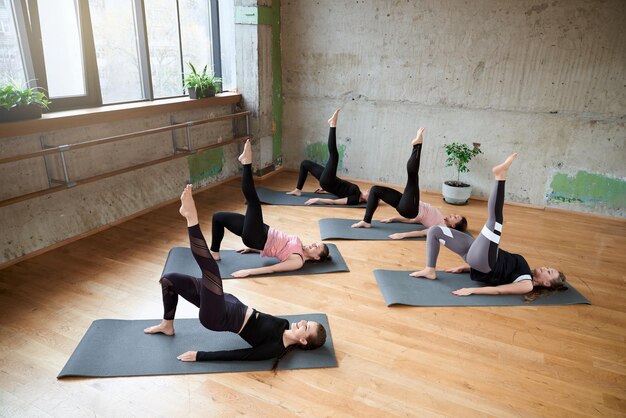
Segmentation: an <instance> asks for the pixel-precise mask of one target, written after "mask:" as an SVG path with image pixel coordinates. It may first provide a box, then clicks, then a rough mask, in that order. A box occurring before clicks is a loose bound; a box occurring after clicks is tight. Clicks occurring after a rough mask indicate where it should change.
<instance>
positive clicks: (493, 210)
mask: <svg viewBox="0 0 626 418" xmlns="http://www.w3.org/2000/svg"><path fill="white" fill-rule="evenodd" d="M516 157H517V153H514V154H511V155H510V156H509V157H508V158H507V159H506V160H505V161H504V162H503V163H502V164H500V165H497V166H495V167H494V168H493V170H492V171H493V173H494V175H495V179H496V182H495V184H494V188H493V190H492V192H491V194H490V195H489V202H488V203H487V206H488V209H489V217H488V219H487V222H486V223H485V226H483V229H482V231H481V232H480V235H478V237H477V238H476V239H473V238H472V237H471V236H469V235H468V234H466V233H463V232H460V231H455V230H451V229H449V228H447V227H443V226H436V227H433V228H431V229H430V230H429V231H428V237H427V239H426V262H427V267H426V268H425V269H423V270H420V271H416V272H414V273H411V276H413V277H425V278H427V279H432V280H434V279H436V278H437V273H436V270H435V266H436V263H437V256H438V255H439V248H440V245H441V244H443V245H445V246H446V247H447V248H449V249H450V250H451V251H454V252H455V253H457V254H458V255H460V256H461V257H462V258H463V259H464V260H465V261H466V262H467V264H466V265H463V266H460V267H457V268H453V269H448V270H446V271H448V272H451V273H462V272H466V271H469V272H470V277H471V278H472V280H475V281H479V282H483V283H487V284H488V285H489V286H484V287H469V288H463V289H459V290H455V291H454V292H452V293H453V294H455V295H457V296H467V295H479V294H480V295H502V294H525V293H529V292H531V291H535V290H536V291H538V292H540V291H542V290H543V289H546V288H549V289H552V290H565V289H567V287H565V285H564V282H565V275H564V274H563V273H561V272H559V271H558V270H557V269H555V268H551V267H539V268H536V269H534V270H531V269H530V267H529V266H528V263H527V262H526V260H525V259H524V257H522V256H521V255H519V254H511V253H509V252H507V251H504V250H502V249H500V248H499V244H500V235H501V234H502V224H503V222H504V217H503V208H504V184H505V181H506V177H507V174H508V171H509V167H510V166H511V164H512V163H513V160H514V159H515V158H516ZM535 288H543V289H535Z"/></svg>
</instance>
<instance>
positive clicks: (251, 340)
mask: <svg viewBox="0 0 626 418" xmlns="http://www.w3.org/2000/svg"><path fill="white" fill-rule="evenodd" d="M288 328H289V321H287V320H286V319H283V318H277V317H275V316H272V315H268V314H264V313H262V312H258V311H257V310H253V311H252V316H251V317H250V319H248V322H247V323H246V326H245V327H243V329H242V330H241V332H240V333H239V336H240V337H241V338H243V339H244V340H245V341H246V342H247V343H248V344H250V345H251V346H252V347H251V348H242V349H239V350H230V351H198V354H197V356H196V361H217V360H267V359H271V358H276V357H278V356H279V355H280V354H281V353H282V352H283V351H285V349H286V347H285V346H284V344H283V332H284V331H285V330H286V329H288Z"/></svg>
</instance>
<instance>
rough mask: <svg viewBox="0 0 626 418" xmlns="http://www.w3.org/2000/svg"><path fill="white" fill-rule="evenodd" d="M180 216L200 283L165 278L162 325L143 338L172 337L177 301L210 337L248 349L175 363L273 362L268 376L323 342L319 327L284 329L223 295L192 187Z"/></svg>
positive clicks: (199, 354) (188, 356)
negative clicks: (228, 337) (239, 341)
mask: <svg viewBox="0 0 626 418" xmlns="http://www.w3.org/2000/svg"><path fill="white" fill-rule="evenodd" d="M180 200H181V206H180V213H181V215H183V216H184V217H185V219H186V220H187V230H188V232H189V244H190V246H191V252H192V254H193V257H194V258H195V260H196V262H197V263H198V266H200V270H201V271H202V278H197V277H191V276H188V275H185V274H179V273H168V274H166V275H164V276H163V277H162V278H161V280H160V283H161V287H162V289H163V311H164V313H163V320H162V321H161V323H160V324H158V325H155V326H153V327H149V328H146V329H144V332H145V333H146V334H156V333H163V334H165V335H174V314H175V313H176V305H177V304H178V296H179V295H180V296H182V297H183V298H184V299H186V300H187V301H189V302H191V303H193V304H194V305H196V306H197V307H198V308H200V313H199V319H200V323H201V324H202V325H203V326H204V327H206V328H207V329H210V330H212V331H230V332H234V333H237V334H239V336H240V337H241V338H243V339H244V340H245V341H246V342H247V343H248V344H250V345H251V346H252V348H244V349H240V350H231V351H215V352H206V351H187V352H186V353H183V354H181V355H179V356H178V357H177V358H178V359H179V360H181V361H212V360H214V361H218V360H267V359H271V358H276V361H275V362H274V366H273V368H272V369H273V370H276V367H277V366H278V362H279V361H280V359H281V358H282V357H283V356H284V355H285V354H287V353H288V352H290V351H291V350H293V349H295V348H300V349H303V350H313V349H316V348H318V347H321V346H323V345H324V343H325V342H326V330H325V329H324V326H323V325H321V324H319V323H317V322H313V321H306V320H302V321H300V322H297V323H293V324H291V325H290V324H289V322H288V321H287V320H286V319H281V318H277V317H274V316H272V315H267V314H264V313H261V312H258V311H257V310H255V309H252V308H250V307H248V306H246V305H244V304H243V303H241V302H240V301H239V299H237V298H236V297H235V296H233V295H231V294H229V293H224V289H223V287H222V279H221V276H220V271H219V267H218V266H217V263H216V262H215V260H214V259H213V257H211V252H210V251H209V248H208V246H207V243H206V241H205V240H204V236H203V235H202V231H200V225H198V212H197V211H196V206H195V204H194V201H193V197H192V195H191V185H188V186H187V187H185V190H184V191H183V193H182V195H181V197H180Z"/></svg>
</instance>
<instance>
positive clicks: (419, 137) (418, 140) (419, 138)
mask: <svg viewBox="0 0 626 418" xmlns="http://www.w3.org/2000/svg"><path fill="white" fill-rule="evenodd" d="M423 134H424V128H419V129H418V130H417V135H415V138H414V139H413V140H412V141H411V145H417V144H421V143H422V142H424V136H423Z"/></svg>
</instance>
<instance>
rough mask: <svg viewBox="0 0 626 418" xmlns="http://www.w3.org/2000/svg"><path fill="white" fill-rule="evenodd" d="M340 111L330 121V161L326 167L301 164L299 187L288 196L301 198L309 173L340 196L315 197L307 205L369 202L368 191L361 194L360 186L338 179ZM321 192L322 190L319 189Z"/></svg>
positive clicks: (328, 189) (327, 189)
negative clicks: (336, 197) (338, 119)
mask: <svg viewBox="0 0 626 418" xmlns="http://www.w3.org/2000/svg"><path fill="white" fill-rule="evenodd" d="M339 110H340V109H337V110H335V113H333V115H332V116H331V117H330V119H328V124H329V125H330V130H329V132H328V161H327V162H326V167H323V166H321V165H319V164H317V163H314V162H313V161H309V160H304V161H302V163H301V164H300V175H299V176H298V185H297V186H296V188H295V189H293V190H292V191H290V192H287V194H292V195H295V196H300V195H301V194H302V188H303V187H304V182H305V181H306V178H307V175H308V174H309V173H311V174H313V177H315V178H316V179H318V180H319V182H320V186H321V188H322V189H323V190H325V191H327V192H328V193H332V194H334V195H336V196H338V197H339V198H338V199H323V198H319V197H315V198H313V199H309V200H307V201H306V202H304V204H305V205H315V204H322V205H358V204H359V203H361V202H367V196H368V191H365V192H361V190H360V189H359V186H357V185H356V184H354V183H350V182H349V181H345V180H342V179H340V178H339V177H337V166H338V165H339V152H338V151H337V118H338V117H339ZM317 191H320V189H317Z"/></svg>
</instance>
